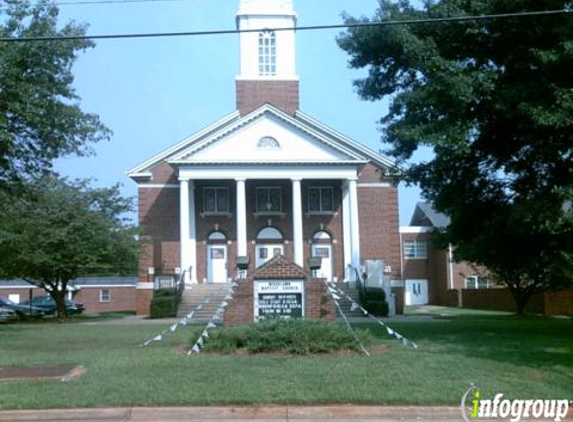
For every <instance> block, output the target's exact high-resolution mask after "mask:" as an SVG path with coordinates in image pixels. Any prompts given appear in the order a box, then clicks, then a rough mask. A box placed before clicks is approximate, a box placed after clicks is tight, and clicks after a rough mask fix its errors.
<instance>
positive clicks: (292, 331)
mask: <svg viewBox="0 0 573 422" xmlns="http://www.w3.org/2000/svg"><path fill="white" fill-rule="evenodd" d="M359 331H360V332H359V337H360V339H361V341H362V342H363V343H365V344H367V343H370V342H371V340H372V337H371V335H370V332H368V331H363V330H359ZM238 349H245V350H247V351H248V352H249V353H267V352H277V351H284V352H288V353H292V354H296V355H309V354H314V353H328V352H333V351H337V350H356V351H358V350H360V349H359V346H358V344H357V343H356V340H355V339H354V336H353V335H352V333H350V332H349V331H348V329H347V327H345V326H344V325H340V324H337V323H329V322H324V321H309V320H304V319H268V320H265V321H261V322H258V323H252V324H250V325H243V326H236V327H229V328H219V329H215V330H213V331H212V332H210V337H209V340H208V341H207V342H206V343H205V350H206V351H212V352H221V353H232V352H234V351H236V350H238Z"/></svg>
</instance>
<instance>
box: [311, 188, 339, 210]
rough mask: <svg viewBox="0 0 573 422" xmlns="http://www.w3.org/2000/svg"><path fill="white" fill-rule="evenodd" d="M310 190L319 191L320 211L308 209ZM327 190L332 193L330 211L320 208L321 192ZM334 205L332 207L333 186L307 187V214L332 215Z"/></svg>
mask: <svg viewBox="0 0 573 422" xmlns="http://www.w3.org/2000/svg"><path fill="white" fill-rule="evenodd" d="M311 189H318V190H319V192H320V193H319V201H320V210H318V211H311V209H310V190H311ZM323 189H329V190H330V191H331V192H332V210H324V209H323V208H322V190H323ZM335 208H336V207H335V205H334V187H333V186H309V187H308V191H307V210H308V214H334V212H335Z"/></svg>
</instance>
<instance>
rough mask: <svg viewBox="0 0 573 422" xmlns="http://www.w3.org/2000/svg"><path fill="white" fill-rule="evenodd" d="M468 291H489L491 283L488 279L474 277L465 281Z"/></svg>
mask: <svg viewBox="0 0 573 422" xmlns="http://www.w3.org/2000/svg"><path fill="white" fill-rule="evenodd" d="M465 284H466V286H465V287H466V289H489V287H490V282H489V279H488V278H487V277H480V276H478V275H472V276H469V277H466V279H465Z"/></svg>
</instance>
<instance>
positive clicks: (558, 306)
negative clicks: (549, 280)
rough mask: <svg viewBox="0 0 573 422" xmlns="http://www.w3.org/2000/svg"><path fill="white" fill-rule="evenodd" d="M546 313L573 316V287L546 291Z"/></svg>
mask: <svg viewBox="0 0 573 422" xmlns="http://www.w3.org/2000/svg"><path fill="white" fill-rule="evenodd" d="M544 304H545V314H546V315H569V316H573V289H570V290H564V291H561V292H547V293H545V300H544Z"/></svg>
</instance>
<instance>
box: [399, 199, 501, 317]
mask: <svg viewBox="0 0 573 422" xmlns="http://www.w3.org/2000/svg"><path fill="white" fill-rule="evenodd" d="M448 224H450V219H449V217H448V216H447V215H444V214H442V213H439V212H437V211H436V210H435V209H434V208H433V207H432V205H431V204H429V203H425V202H419V203H418V204H417V205H416V208H415V210H414V213H413V215H412V219H411V221H410V225H409V226H402V227H400V243H401V245H402V274H403V278H404V304H405V305H426V304H430V305H441V306H458V305H460V304H461V302H460V300H461V296H460V295H461V292H462V290H464V289H489V288H493V287H495V284H494V283H493V281H492V279H491V277H490V276H489V275H488V272H487V270H486V269H484V268H481V267H477V266H475V265H472V264H470V263H467V262H463V261H462V262H456V261H455V260H454V258H453V249H452V247H449V248H446V249H440V248H438V247H436V245H435V243H434V241H433V236H434V233H435V232H436V231H438V230H440V229H443V228H445V227H447V226H448Z"/></svg>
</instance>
